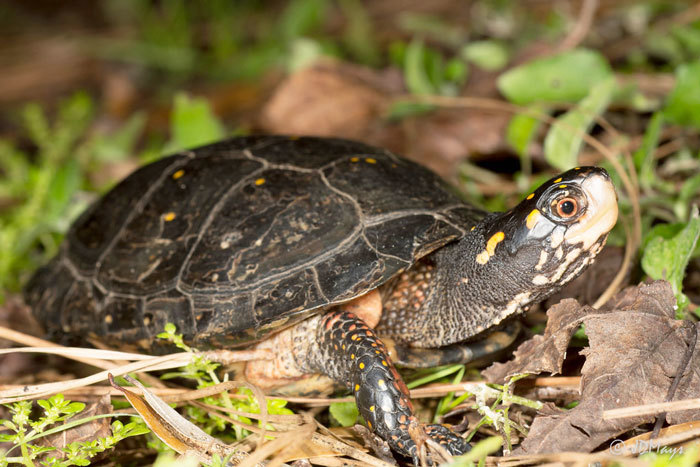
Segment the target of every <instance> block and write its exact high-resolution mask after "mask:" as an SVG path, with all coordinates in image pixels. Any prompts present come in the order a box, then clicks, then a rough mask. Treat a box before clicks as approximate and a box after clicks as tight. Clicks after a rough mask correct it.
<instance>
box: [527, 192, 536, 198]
mask: <svg viewBox="0 0 700 467" xmlns="http://www.w3.org/2000/svg"><path fill="white" fill-rule="evenodd" d="M534 197H535V194H534V193H530V194H529V195H527V198H525V199H532V198H534Z"/></svg>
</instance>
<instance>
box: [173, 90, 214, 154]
mask: <svg viewBox="0 0 700 467" xmlns="http://www.w3.org/2000/svg"><path fill="white" fill-rule="evenodd" d="M170 125H171V131H172V141H171V143H170V144H169V145H168V146H169V148H168V149H169V150H175V149H186V148H193V147H196V146H201V145H203V144H207V143H212V142H214V141H216V140H219V139H221V138H223V137H224V129H223V126H222V125H221V122H220V121H219V119H218V118H217V117H216V116H215V115H214V112H213V111H212V110H211V107H210V106H209V103H208V102H207V100H206V99H203V98H198V97H195V98H191V97H189V96H187V95H186V94H184V93H181V94H178V95H177V96H175V107H174V109H173V115H172V118H171V124H170Z"/></svg>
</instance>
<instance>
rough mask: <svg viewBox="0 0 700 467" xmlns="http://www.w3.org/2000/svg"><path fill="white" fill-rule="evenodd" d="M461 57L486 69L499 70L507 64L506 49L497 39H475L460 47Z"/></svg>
mask: <svg viewBox="0 0 700 467" xmlns="http://www.w3.org/2000/svg"><path fill="white" fill-rule="evenodd" d="M461 55H462V58H464V59H465V60H468V61H470V62H472V63H473V64H475V65H476V66H478V67H479V68H483V69H484V70H488V71H495V70H500V69H501V68H503V67H504V66H506V65H507V64H508V58H509V57H508V50H507V49H506V47H505V45H503V43H501V42H499V41H493V40H486V41H475V42H471V43H469V44H467V45H465V46H464V47H463V48H462V53H461Z"/></svg>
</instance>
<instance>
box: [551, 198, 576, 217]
mask: <svg viewBox="0 0 700 467" xmlns="http://www.w3.org/2000/svg"><path fill="white" fill-rule="evenodd" d="M556 212H557V215H558V216H559V217H561V218H562V219H569V218H571V217H573V216H575V215H576V214H577V213H578V201H576V199H574V198H571V197H566V198H562V199H560V200H559V201H557V207H556Z"/></svg>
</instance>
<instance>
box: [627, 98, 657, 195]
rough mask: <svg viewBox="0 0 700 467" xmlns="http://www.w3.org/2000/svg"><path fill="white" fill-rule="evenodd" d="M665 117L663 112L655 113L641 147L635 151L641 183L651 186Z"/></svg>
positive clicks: (635, 162)
mask: <svg viewBox="0 0 700 467" xmlns="http://www.w3.org/2000/svg"><path fill="white" fill-rule="evenodd" d="M663 122H664V118H663V114H662V113H661V112H657V113H655V114H654V115H653V116H652V117H651V120H649V125H647V129H646V131H645V132H644V139H643V140H642V145H641V146H640V148H639V149H637V150H636V151H635V152H634V155H633V159H634V165H635V167H636V168H637V171H638V172H639V183H640V184H641V185H642V186H643V187H645V188H647V189H648V188H650V187H651V186H652V184H653V183H654V180H655V179H656V173H655V170H654V169H655V168H656V163H655V162H654V151H655V150H656V147H657V146H658V145H659V135H660V134H661V128H662V126H663Z"/></svg>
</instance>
